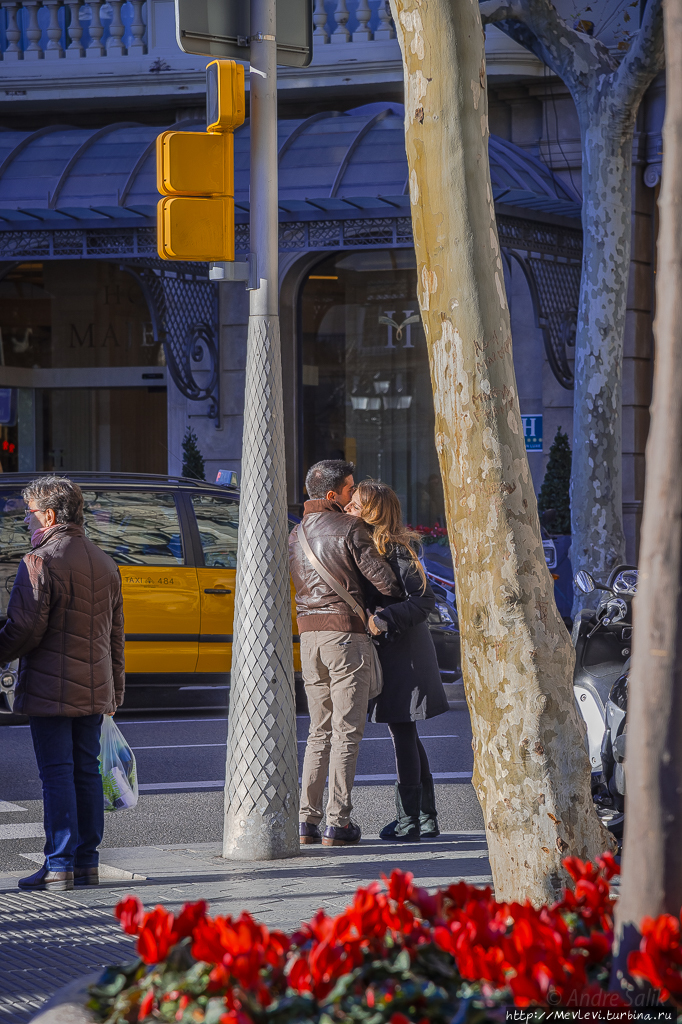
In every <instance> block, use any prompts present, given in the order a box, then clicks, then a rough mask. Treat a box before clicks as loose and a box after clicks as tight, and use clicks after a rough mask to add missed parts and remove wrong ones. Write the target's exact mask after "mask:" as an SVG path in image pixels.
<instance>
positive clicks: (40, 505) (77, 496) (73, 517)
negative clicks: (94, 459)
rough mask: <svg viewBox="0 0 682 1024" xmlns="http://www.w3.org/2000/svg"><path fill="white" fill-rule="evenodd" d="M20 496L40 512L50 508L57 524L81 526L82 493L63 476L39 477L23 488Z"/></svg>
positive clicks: (76, 485)
mask: <svg viewBox="0 0 682 1024" xmlns="http://www.w3.org/2000/svg"><path fill="white" fill-rule="evenodd" d="M21 496H22V498H23V499H24V501H25V502H26V504H27V505H33V506H34V507H35V508H37V509H38V511H40V512H46V511H47V510H48V508H51V509H52V510H53V512H54V517H55V520H56V522H58V523H74V524H75V525H76V526H82V525H83V492H82V491H81V489H80V487H79V486H78V484H75V483H74V482H73V480H69V479H68V477H65V476H39V477H38V478H37V479H36V480H32V481H31V483H30V484H28V486H26V487H24V489H23V491H22V492H21Z"/></svg>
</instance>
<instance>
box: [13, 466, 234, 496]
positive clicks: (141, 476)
mask: <svg viewBox="0 0 682 1024" xmlns="http://www.w3.org/2000/svg"><path fill="white" fill-rule="evenodd" d="M45 476H59V477H68V478H69V480H73V481H74V483H77V484H80V485H81V486H84V485H88V484H89V485H91V486H93V485H95V484H103V485H106V486H107V487H125V488H131V489H137V490H142V489H143V488H144V489H145V490H148V489H149V488H150V487H162V488H164V489H166V488H169V489H172V490H187V491H196V490H200V491H209V492H211V493H213V494H222V495H226V494H227V495H229V496H230V497H233V498H236V499H239V491H238V490H237V489H235V488H234V487H223V486H221V485H219V484H212V483H209V482H208V481H207V480H193V479H191V478H190V477H185V476H163V475H162V474H156V473H113V472H106V471H105V472H92V471H80V470H74V471H73V472H67V471H66V470H60V471H58V472H55V471H47V470H44V471H42V472H40V471H34V472H32V473H30V472H29V473H2V474H1V475H0V489H2V488H3V487H4V486H13V487H17V486H24V485H25V484H28V483H30V482H31V481H32V480H39V479H40V478H41V477H45Z"/></svg>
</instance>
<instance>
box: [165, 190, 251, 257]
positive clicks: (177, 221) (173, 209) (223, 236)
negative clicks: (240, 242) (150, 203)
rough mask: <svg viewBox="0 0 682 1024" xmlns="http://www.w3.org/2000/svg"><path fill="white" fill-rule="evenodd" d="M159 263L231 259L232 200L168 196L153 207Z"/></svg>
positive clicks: (232, 230)
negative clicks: (155, 207) (162, 261)
mask: <svg viewBox="0 0 682 1024" xmlns="http://www.w3.org/2000/svg"><path fill="white" fill-rule="evenodd" d="M157 228H158V250H159V256H160V257H161V259H163V260H199V261H201V262H202V263H209V262H213V261H220V260H224V261H232V260H234V199H233V198H232V197H231V196H219V197H217V198H215V199H206V198H204V197H203V196H201V197H199V196H168V197H167V198H165V199H162V200H161V202H160V203H159V205H158V207H157Z"/></svg>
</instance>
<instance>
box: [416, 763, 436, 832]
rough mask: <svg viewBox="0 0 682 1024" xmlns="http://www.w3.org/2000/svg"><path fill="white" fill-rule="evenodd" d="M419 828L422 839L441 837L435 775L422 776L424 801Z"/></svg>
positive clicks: (422, 801) (422, 802)
mask: <svg viewBox="0 0 682 1024" xmlns="http://www.w3.org/2000/svg"><path fill="white" fill-rule="evenodd" d="M419 826H420V829H421V837H422V839H435V838H436V836H439V835H440V829H439V828H438V810H437V809H436V790H435V788H434V785H433V775H426V776H424V775H422V800H421V814H420V815H419Z"/></svg>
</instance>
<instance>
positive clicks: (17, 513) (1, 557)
mask: <svg viewBox="0 0 682 1024" xmlns="http://www.w3.org/2000/svg"><path fill="white" fill-rule="evenodd" d="M25 515H26V506H25V505H24V499H23V498H22V496H21V493H20V492H19V491H11V492H9V493H8V492H6V491H5V492H3V493H2V494H0V616H2V617H4V616H6V615H7V603H8V601H9V595H10V591H11V590H12V584H13V583H14V577H15V576H16V574H17V570H18V568H19V562H20V561H21V559H22V558H23V557H24V555H25V554H26V552H27V551H29V550H30V548H31V538H30V536H29V532H28V526H27V525H26V524H25V523H24V516H25Z"/></svg>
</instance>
